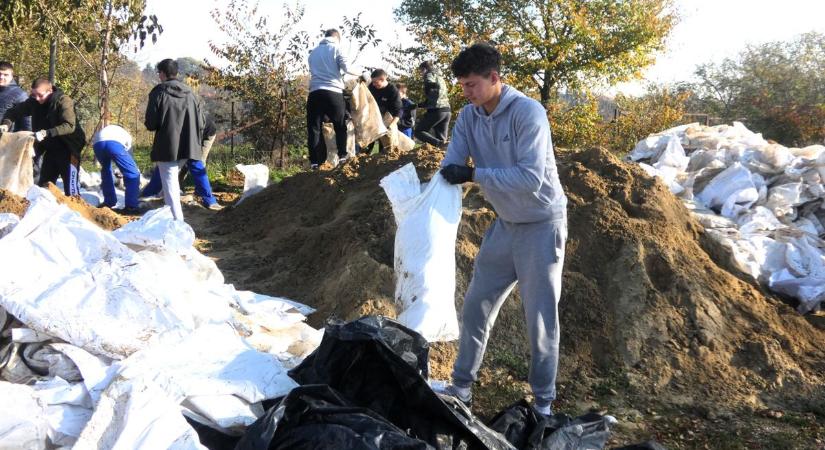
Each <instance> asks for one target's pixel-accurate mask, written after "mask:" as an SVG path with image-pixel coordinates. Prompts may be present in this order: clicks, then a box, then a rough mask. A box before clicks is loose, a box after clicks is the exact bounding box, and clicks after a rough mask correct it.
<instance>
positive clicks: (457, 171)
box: [441, 164, 473, 184]
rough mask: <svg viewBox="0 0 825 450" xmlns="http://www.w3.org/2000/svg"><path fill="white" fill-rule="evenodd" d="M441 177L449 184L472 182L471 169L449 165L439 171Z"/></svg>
mask: <svg viewBox="0 0 825 450" xmlns="http://www.w3.org/2000/svg"><path fill="white" fill-rule="evenodd" d="M441 176H442V177H444V179H445V180H447V182H448V183H450V184H461V183H467V182H469V181H473V168H472V167H467V166H459V165H458V164H450V165H449V166H446V167H444V168H442V169H441Z"/></svg>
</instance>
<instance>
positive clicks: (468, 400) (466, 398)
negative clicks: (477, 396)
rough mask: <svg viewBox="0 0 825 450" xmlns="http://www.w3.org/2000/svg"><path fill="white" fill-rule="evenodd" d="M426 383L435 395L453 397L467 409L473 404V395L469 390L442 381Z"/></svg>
mask: <svg viewBox="0 0 825 450" xmlns="http://www.w3.org/2000/svg"><path fill="white" fill-rule="evenodd" d="M428 383H429V385H430V388H431V389H432V390H433V392H435V393H436V394H439V395H449V396H450V397H455V398H457V399H458V400H460V401H461V403H464V404H465V405H466V406H467V407H468V408H469V407H470V406H472V404H473V393H472V392H471V391H470V388H461V387H458V386H456V385H454V384H452V383H447V382H446V381H443V380H429V381H428Z"/></svg>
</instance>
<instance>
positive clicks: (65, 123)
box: [37, 96, 77, 137]
mask: <svg viewBox="0 0 825 450" xmlns="http://www.w3.org/2000/svg"><path fill="white" fill-rule="evenodd" d="M57 106H58V108H60V114H59V115H58V120H59V121H60V123H58V124H57V125H56V126H54V127H53V128H49V129H47V130H46V136H48V137H57V136H67V135H69V134H72V133H74V129H75V126H77V117H76V116H75V113H74V101H72V99H71V98H69V97H66V96H63V97H62V98H61V99H60V103H58V105H57ZM37 131H40V130H37Z"/></svg>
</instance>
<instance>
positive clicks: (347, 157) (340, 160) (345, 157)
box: [338, 155, 349, 166]
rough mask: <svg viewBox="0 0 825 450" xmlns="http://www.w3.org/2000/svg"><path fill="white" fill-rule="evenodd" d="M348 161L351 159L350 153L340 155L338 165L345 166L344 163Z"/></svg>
mask: <svg viewBox="0 0 825 450" xmlns="http://www.w3.org/2000/svg"><path fill="white" fill-rule="evenodd" d="M347 161H349V155H346V156H339V157H338V165H339V166H343V165H344V164H346V162H347Z"/></svg>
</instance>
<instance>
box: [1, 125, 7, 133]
mask: <svg viewBox="0 0 825 450" xmlns="http://www.w3.org/2000/svg"><path fill="white" fill-rule="evenodd" d="M8 132H9V126H8V125H0V134H3V133H8Z"/></svg>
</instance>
